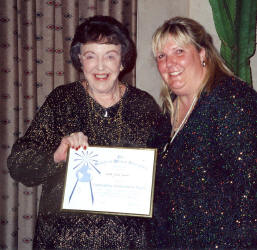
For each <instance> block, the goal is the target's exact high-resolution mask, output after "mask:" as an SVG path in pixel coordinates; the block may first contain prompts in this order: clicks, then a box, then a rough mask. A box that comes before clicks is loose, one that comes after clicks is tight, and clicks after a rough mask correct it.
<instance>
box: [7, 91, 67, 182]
mask: <svg viewBox="0 0 257 250" xmlns="http://www.w3.org/2000/svg"><path fill="white" fill-rule="evenodd" d="M53 101H54V98H53V94H50V95H49V97H48V98H47V100H46V101H45V103H44V104H43V106H42V107H41V109H40V110H39V112H38V113H37V114H36V116H35V118H34V120H33V121H32V123H31V125H30V127H29V128H28V130H27V131H26V133H25V135H24V136H23V137H21V138H19V139H18V140H17V141H16V142H15V144H14V145H13V147H12V151H11V154H10V155H9V157H8V159H7V166H8V168H9V171H10V175H11V177H12V178H13V179H14V180H16V181H18V182H21V183H23V184H24V185H26V186H35V185H39V184H42V183H43V182H44V181H45V180H46V179H47V178H48V177H49V176H53V175H55V174H57V173H58V172H59V171H63V169H64V163H59V164H55V163H54V159H53V154H54V152H55V150H56V148H57V146H58V145H59V143H60V140H61V137H60V135H59V136H58V134H57V133H58V132H57V128H56V126H55V119H54V118H55V116H54V111H53V109H52V108H51V106H53V105H52V104H53Z"/></svg>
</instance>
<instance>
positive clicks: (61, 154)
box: [54, 132, 88, 163]
mask: <svg viewBox="0 0 257 250" xmlns="http://www.w3.org/2000/svg"><path fill="white" fill-rule="evenodd" d="M69 147H71V148H74V149H76V150H78V149H79V148H80V147H83V148H84V149H86V148H87V147H88V137H87V136H86V135H84V134H83V133H82V132H76V133H72V134H70V135H68V136H65V137H63V138H62V140H61V143H60V145H59V147H58V148H57V149H56V151H55V153H54V162H55V163H58V162H61V161H66V157H67V152H68V149H69Z"/></svg>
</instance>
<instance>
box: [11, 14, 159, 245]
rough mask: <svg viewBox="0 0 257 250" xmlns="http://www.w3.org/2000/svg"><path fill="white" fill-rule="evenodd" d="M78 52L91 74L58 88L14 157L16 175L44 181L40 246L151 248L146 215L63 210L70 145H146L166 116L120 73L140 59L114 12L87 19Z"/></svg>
mask: <svg viewBox="0 0 257 250" xmlns="http://www.w3.org/2000/svg"><path fill="white" fill-rule="evenodd" d="M70 52H71V59H72V62H73V64H74V66H75V68H76V69H78V70H79V71H83V73H84V76H85V80H82V81H77V82H74V83H70V84H66V85H64V86H60V87H57V88H56V89H55V90H53V91H52V93H50V95H49V96H48V98H47V99H46V101H45V103H44V104H43V106H42V107H41V109H40V111H39V112H38V113H37V114H36V117H35V119H34V120H33V122H32V124H31V126H30V127H29V129H28V130H27V131H26V133H25V135H24V136H23V137H22V138H20V139H18V140H17V142H16V143H15V144H14V146H13V148H12V152H11V155H10V156H9V158H8V167H9V170H10V174H11V176H12V177H13V178H14V179H15V180H16V181H19V182H22V183H23V184H25V185H27V186H35V185H39V184H42V185H43V187H42V195H41V201H40V209H39V214H38V220H37V225H36V231H35V238H34V248H35V249H55V248H59V249H60V248H61V249H82V248H83V249H84V248H85V249H110V248H115V249H120V248H127V249H128V248H144V247H145V246H146V241H145V231H144V223H145V220H146V219H140V218H133V217H126V216H121V217H119V216H111V215H93V214H82V213H80V214H77V213H63V212H60V207H61V202H62V195H63V187H64V179H65V161H66V156H67V151H68V148H69V147H72V148H75V149H78V148H80V147H84V148H86V147H87V146H88V144H89V145H102V146H126V147H146V146H147V145H148V144H147V142H148V141H149V139H150V137H151V131H153V130H155V126H156V124H157V120H158V119H159V116H160V110H159V107H158V105H157V104H156V103H155V101H154V99H153V98H152V97H151V96H150V95H149V94H147V93H146V92H144V91H141V90H139V89H136V88H134V87H132V86H130V85H128V84H125V83H122V82H120V80H119V76H120V75H121V74H124V73H126V72H128V71H130V70H131V69H132V68H133V66H134V62H135V58H136V50H135V45H134V43H133V42H132V40H131V38H130V37H129V33H128V31H127V29H126V28H125V27H124V26H123V25H122V24H121V23H120V22H118V21H117V20H115V19H114V18H112V17H110V16H94V17H90V18H88V19H86V20H85V21H84V22H83V23H82V24H81V25H79V26H78V28H77V29H76V33H75V36H74V39H73V41H72V44H71V50H70Z"/></svg>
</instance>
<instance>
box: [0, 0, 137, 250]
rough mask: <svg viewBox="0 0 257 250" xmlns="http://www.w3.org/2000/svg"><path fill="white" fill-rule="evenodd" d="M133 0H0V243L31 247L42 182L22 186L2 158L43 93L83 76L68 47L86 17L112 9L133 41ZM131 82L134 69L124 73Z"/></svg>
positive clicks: (4, 158)
mask: <svg viewBox="0 0 257 250" xmlns="http://www.w3.org/2000/svg"><path fill="white" fill-rule="evenodd" d="M136 6H137V0H63V1H61V0H56V1H52V0H46V1H42V0H1V1H0V31H1V33H0V52H1V54H0V135H1V140H0V249H31V248H32V239H33V232H34V225H35V221H36V215H37V210H38V202H39V199H40V192H41V188H40V187H32V188H31V187H25V186H24V185H22V184H20V183H16V182H15V181H14V180H13V179H12V178H11V177H10V176H9V173H8V169H7V165H6V159H7V157H8V155H9V154H10V151H11V147H12V145H13V143H14V142H15V140H16V139H17V138H18V137H20V136H22V135H23V134H24V133H25V131H26V129H27V128H28V126H29V125H30V122H31V121H32V119H33V117H34V115H35V113H36V112H37V110H38V109H39V108H40V106H41V105H42V104H43V102H44V101H45V99H46V97H47V95H48V94H49V93H50V92H51V91H52V90H53V89H54V88H55V87H57V86H59V85H62V84H66V83H69V82H73V81H76V80H78V79H80V78H82V77H83V76H82V75H81V74H79V73H77V72H76V70H75V69H74V68H73V66H72V64H71V60H70V55H69V48H70V44H71V40H72V37H73V35H74V33H75V29H76V26H77V25H78V24H79V23H81V22H82V21H83V20H84V18H87V17H89V16H93V15H95V14H98V15H110V16H113V17H115V18H117V19H118V20H119V21H121V22H122V23H124V24H125V25H126V26H127V28H128V29H129V31H130V33H131V35H132V38H133V39H134V41H136ZM124 81H126V82H129V83H131V84H132V85H135V71H133V72H132V73H131V74H129V75H128V76H126V77H125V78H124Z"/></svg>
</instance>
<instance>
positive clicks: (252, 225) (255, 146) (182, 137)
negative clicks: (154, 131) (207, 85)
mask: <svg viewBox="0 0 257 250" xmlns="http://www.w3.org/2000/svg"><path fill="white" fill-rule="evenodd" d="M256 123H257V93H256V92H255V91H254V90H253V89H251V88H250V87H248V86H247V84H245V83H243V82H241V81H239V80H237V79H235V78H228V79H225V80H223V81H221V82H220V83H219V84H217V86H216V87H215V88H214V89H213V90H212V91H211V93H209V94H206V93H203V94H202V95H201V96H200V98H199V100H198V102H197V104H196V106H195V108H194V110H193V112H192V113H191V115H190V117H189V119H188V121H187V123H186V124H185V126H184V127H183V129H182V130H181V131H180V132H179V133H178V134H177V136H176V137H175V139H174V141H173V142H172V143H171V144H170V145H169V147H168V150H167V151H166V152H165V153H162V154H161V155H160V158H159V164H158V165H157V176H156V177H157V179H156V180H157V182H156V188H157V190H156V197H155V198H156V200H155V219H156V220H155V224H154V229H156V230H154V231H155V237H152V242H154V240H155V244H156V246H157V248H161V247H163V248H165V249H216V248H218V249H219V248H221V249H224V248H230V249H238V248H240V249H245V248H246V247H250V248H251V249H255V248H256V247H257V124H256ZM159 131H160V132H159V135H158V138H161V136H164V137H165V136H166V138H167V131H171V128H170V124H169V123H163V124H161V129H160V130H159ZM162 140H163V139H162ZM157 144H159V145H160V142H158V143H157Z"/></svg>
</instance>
